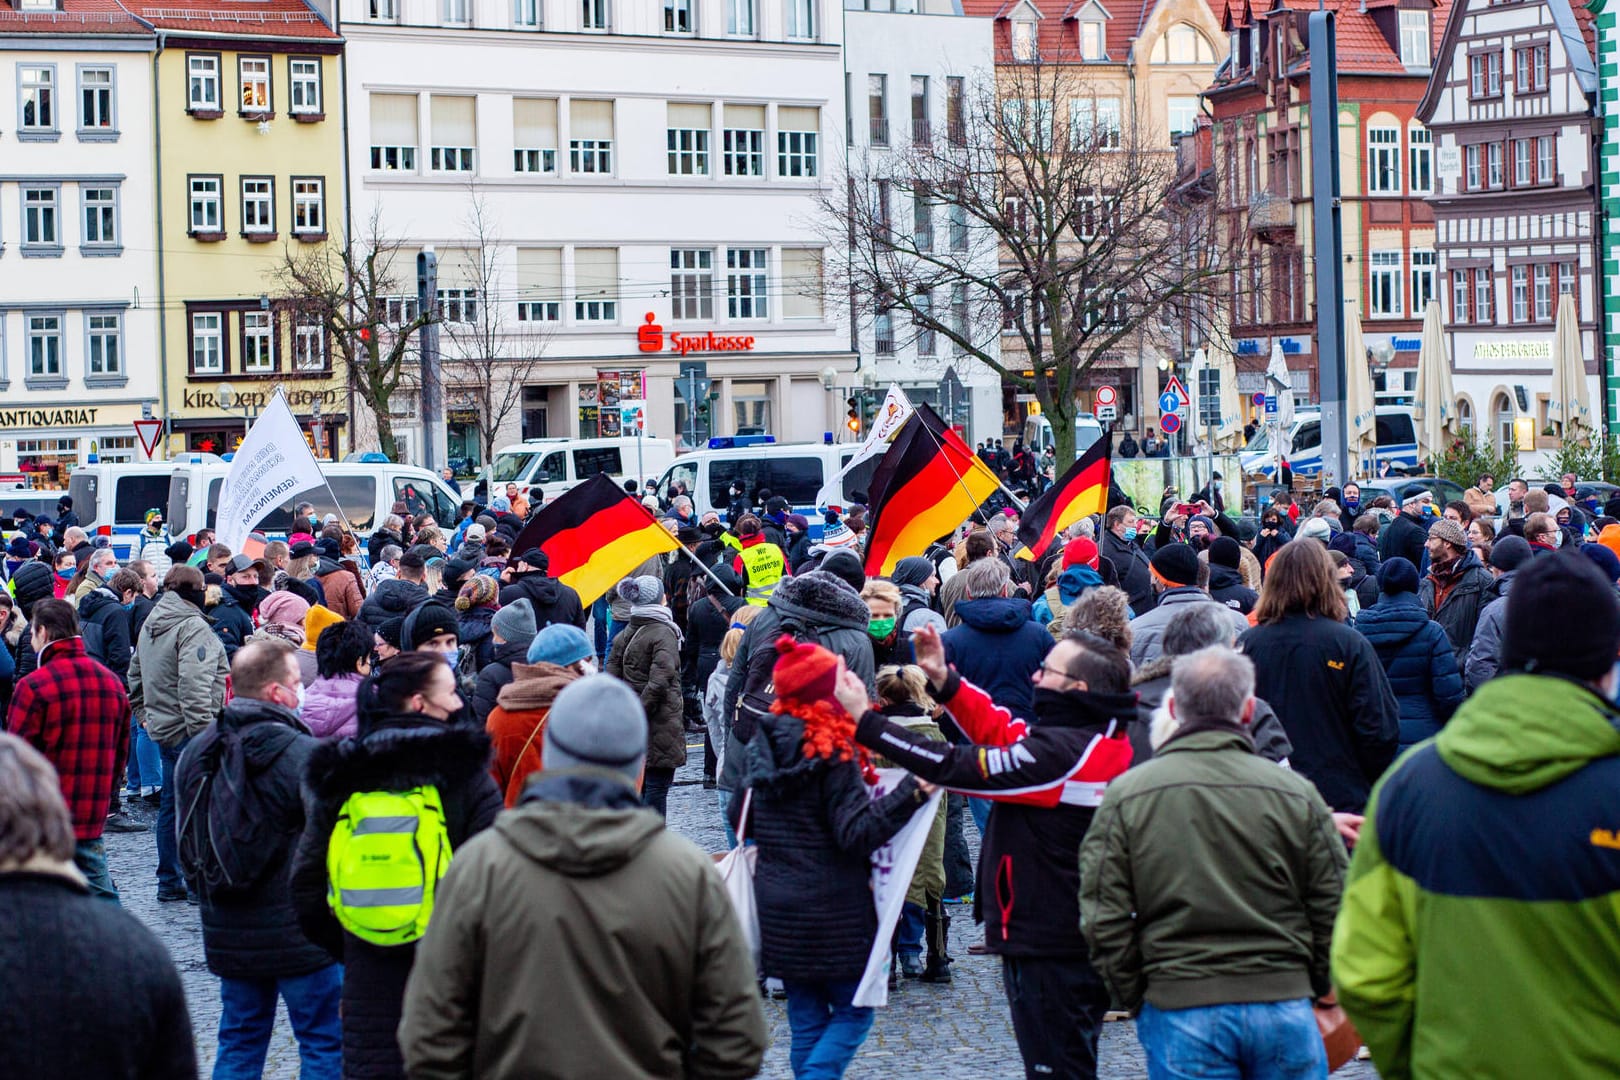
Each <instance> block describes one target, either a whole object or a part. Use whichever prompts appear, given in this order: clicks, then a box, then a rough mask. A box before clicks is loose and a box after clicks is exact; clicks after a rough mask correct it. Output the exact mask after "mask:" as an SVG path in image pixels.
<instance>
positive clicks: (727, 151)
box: [722, 128, 765, 176]
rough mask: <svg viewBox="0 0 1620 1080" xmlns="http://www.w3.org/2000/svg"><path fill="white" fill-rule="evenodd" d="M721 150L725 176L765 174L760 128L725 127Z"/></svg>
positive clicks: (761, 130)
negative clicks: (724, 163)
mask: <svg viewBox="0 0 1620 1080" xmlns="http://www.w3.org/2000/svg"><path fill="white" fill-rule="evenodd" d="M722 136H723V141H724V146H723V147H722V151H723V154H724V157H725V162H726V175H727V176H764V175H765V132H764V130H763V129H761V128H726V129H725V130H724V131H723V132H722Z"/></svg>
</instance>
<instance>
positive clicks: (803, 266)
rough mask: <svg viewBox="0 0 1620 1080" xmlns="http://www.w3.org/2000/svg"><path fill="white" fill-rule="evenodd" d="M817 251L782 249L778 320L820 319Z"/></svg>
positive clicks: (819, 257) (820, 295) (820, 279)
mask: <svg viewBox="0 0 1620 1080" xmlns="http://www.w3.org/2000/svg"><path fill="white" fill-rule="evenodd" d="M824 288H825V286H824V283H823V281H822V277H821V249H820V248H783V249H782V317H783V318H786V319H820V318H821V317H822V315H823V308H822V304H823V300H824V295H823V290H824Z"/></svg>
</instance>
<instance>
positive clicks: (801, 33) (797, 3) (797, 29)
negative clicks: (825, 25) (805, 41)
mask: <svg viewBox="0 0 1620 1080" xmlns="http://www.w3.org/2000/svg"><path fill="white" fill-rule="evenodd" d="M787 36H788V37H790V38H813V37H815V36H816V0H787Z"/></svg>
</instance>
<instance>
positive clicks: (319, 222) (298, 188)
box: [292, 176, 326, 236]
mask: <svg viewBox="0 0 1620 1080" xmlns="http://www.w3.org/2000/svg"><path fill="white" fill-rule="evenodd" d="M292 202H293V232H295V233H298V234H300V235H321V236H324V235H325V234H326V181H325V180H323V179H321V178H320V177H318V176H302V177H300V176H295V177H293V181H292Z"/></svg>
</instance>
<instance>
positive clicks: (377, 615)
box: [360, 578, 428, 630]
mask: <svg viewBox="0 0 1620 1080" xmlns="http://www.w3.org/2000/svg"><path fill="white" fill-rule="evenodd" d="M427 598H428V591H427V586H425V585H423V584H422V583H421V582H419V581H406V580H404V579H403V578H385V579H384V580H382V581H379V582H377V587H376V588H375V589H372V590H371V595H370V596H368V597H366V599H365V602H364V603H362V604H361V605H360V621H361V622H363V623H365V624H366V625H367V626H369V627H371V628H372V629H373V630H375V629H377V627H379V626H381V625H382V624H383V623H385V622H387V621H388V620H389V619H401V618H404V617H405V616H406V615H409V614H410V613H411V612H412V611H415V610H416V609H417V608H418V607H419V606H421V604H422V603H423V602H424V601H425V600H427Z"/></svg>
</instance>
